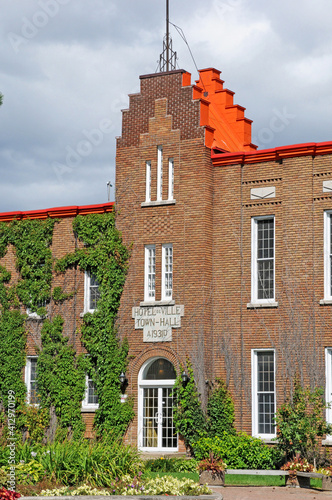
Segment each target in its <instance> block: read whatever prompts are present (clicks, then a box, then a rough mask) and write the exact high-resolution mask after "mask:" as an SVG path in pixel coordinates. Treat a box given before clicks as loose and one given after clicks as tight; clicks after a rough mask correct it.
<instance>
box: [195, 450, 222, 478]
mask: <svg viewBox="0 0 332 500" xmlns="http://www.w3.org/2000/svg"><path fill="white" fill-rule="evenodd" d="M197 467H198V470H199V484H208V485H210V486H224V484H225V470H226V468H227V465H226V464H225V462H224V461H223V459H222V458H220V457H215V456H214V455H213V453H212V452H210V455H209V458H205V459H204V460H202V461H201V462H199V464H198V466H197Z"/></svg>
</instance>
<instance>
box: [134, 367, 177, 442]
mask: <svg viewBox="0 0 332 500" xmlns="http://www.w3.org/2000/svg"><path fill="white" fill-rule="evenodd" d="M175 378H176V373H175V370H174V366H173V365H172V363H171V362H170V361H168V359H165V358H152V359H150V360H149V361H147V362H146V363H145V364H144V365H143V367H142V368H141V370H140V373H139V377H138V385H139V387H138V390H139V415H138V447H139V448H140V449H142V450H146V451H163V450H167V451H177V449H178V436H177V433H176V431H175V428H174V421H173V396H172V392H173V385H174V382H175Z"/></svg>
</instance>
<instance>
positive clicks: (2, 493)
mask: <svg viewBox="0 0 332 500" xmlns="http://www.w3.org/2000/svg"><path fill="white" fill-rule="evenodd" d="M20 496H21V495H20V494H19V493H16V491H10V490H6V488H0V499H1V500H16V498H20Z"/></svg>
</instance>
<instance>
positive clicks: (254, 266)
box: [251, 215, 276, 305]
mask: <svg viewBox="0 0 332 500" xmlns="http://www.w3.org/2000/svg"><path fill="white" fill-rule="evenodd" d="M262 220H273V236H274V237H273V297H270V298H266V299H259V298H258V258H257V249H258V244H257V243H258V222H259V221H262ZM275 241H276V237H275V216H274V215H266V216H262V217H252V219H251V303H252V304H273V305H274V304H276V302H275Z"/></svg>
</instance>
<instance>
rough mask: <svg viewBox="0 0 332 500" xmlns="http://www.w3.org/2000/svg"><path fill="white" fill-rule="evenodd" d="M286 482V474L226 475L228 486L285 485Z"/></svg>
mask: <svg viewBox="0 0 332 500" xmlns="http://www.w3.org/2000/svg"><path fill="white" fill-rule="evenodd" d="M285 483H286V479H285V476H256V475H255V476H254V475H249V474H246V475H242V474H226V475H225V484H226V485H228V486H237V485H241V486H285Z"/></svg>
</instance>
